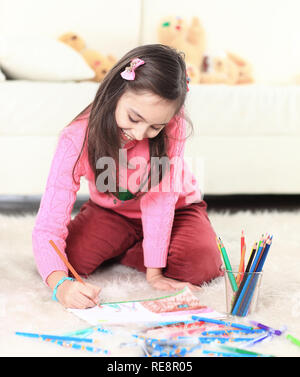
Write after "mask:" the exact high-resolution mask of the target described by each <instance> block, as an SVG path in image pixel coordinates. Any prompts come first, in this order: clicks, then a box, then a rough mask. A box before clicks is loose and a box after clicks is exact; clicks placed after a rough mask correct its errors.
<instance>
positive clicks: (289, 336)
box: [286, 334, 300, 347]
mask: <svg viewBox="0 0 300 377" xmlns="http://www.w3.org/2000/svg"><path fill="white" fill-rule="evenodd" d="M286 338H287V339H288V340H290V341H291V342H292V343H294V344H296V346H298V347H300V339H297V338H295V337H293V336H292V335H291V334H288V335H287V336H286Z"/></svg>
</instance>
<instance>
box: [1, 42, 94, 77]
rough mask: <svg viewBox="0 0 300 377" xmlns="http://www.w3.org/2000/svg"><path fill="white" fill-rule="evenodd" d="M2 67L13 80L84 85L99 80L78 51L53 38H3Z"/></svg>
mask: <svg viewBox="0 0 300 377" xmlns="http://www.w3.org/2000/svg"><path fill="white" fill-rule="evenodd" d="M0 65H1V67H2V69H3V72H4V73H5V74H6V76H7V77H9V78H11V79H21V80H39V81H81V80H89V79H92V78H93V77H94V76H95V73H94V71H93V70H92V69H91V68H90V67H89V66H88V64H87V63H86V62H85V60H84V59H83V57H82V56H81V55H80V54H79V53H78V52H77V51H75V50H74V49H72V48H71V47H69V46H67V45H66V44H64V43H62V42H60V41H58V40H56V39H54V38H53V39H52V38H50V37H36V36H24V37H23V36H2V37H1V38H0Z"/></svg>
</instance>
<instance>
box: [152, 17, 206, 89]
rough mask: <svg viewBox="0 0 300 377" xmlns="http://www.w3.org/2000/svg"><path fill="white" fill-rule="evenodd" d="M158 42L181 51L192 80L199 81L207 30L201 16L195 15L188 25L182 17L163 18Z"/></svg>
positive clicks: (158, 31)
mask: <svg viewBox="0 0 300 377" xmlns="http://www.w3.org/2000/svg"><path fill="white" fill-rule="evenodd" d="M157 35H158V42H159V43H161V44H164V45H167V46H170V47H173V48H176V49H177V50H178V51H181V52H183V53H184V55H185V62H186V64H187V66H189V69H190V72H191V74H192V73H194V75H193V76H191V77H190V80H191V81H190V82H192V83H198V82H199V77H200V76H199V74H200V67H201V65H202V60H203V55H204V51H205V31H204V28H203V26H202V25H201V23H200V21H199V18H198V17H194V18H193V19H192V21H191V23H190V25H187V23H186V21H185V20H184V19H183V18H181V17H175V16H168V17H165V18H163V19H161V21H160V23H159V26H158V29H157Z"/></svg>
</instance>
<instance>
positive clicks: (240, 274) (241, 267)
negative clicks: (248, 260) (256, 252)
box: [236, 244, 246, 285]
mask: <svg viewBox="0 0 300 377" xmlns="http://www.w3.org/2000/svg"><path fill="white" fill-rule="evenodd" d="M245 253H246V245H245V244H244V245H243V249H242V251H241V260H240V265H239V271H238V276H237V279H236V282H237V284H238V285H239V284H240V283H241V281H242V280H243V277H244V272H245Z"/></svg>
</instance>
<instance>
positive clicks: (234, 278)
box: [224, 270, 262, 317]
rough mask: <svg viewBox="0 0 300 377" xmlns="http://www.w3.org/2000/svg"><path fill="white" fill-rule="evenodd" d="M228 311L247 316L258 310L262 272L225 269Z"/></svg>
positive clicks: (234, 314) (228, 312)
mask: <svg viewBox="0 0 300 377" xmlns="http://www.w3.org/2000/svg"><path fill="white" fill-rule="evenodd" d="M224 277H225V294H226V313H227V314H228V315H231V316H239V317H245V316H247V315H248V314H252V313H254V312H255V310H256V306H257V301H258V296H259V292H260V288H261V281H262V272H237V271H229V270H225V273H224Z"/></svg>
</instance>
